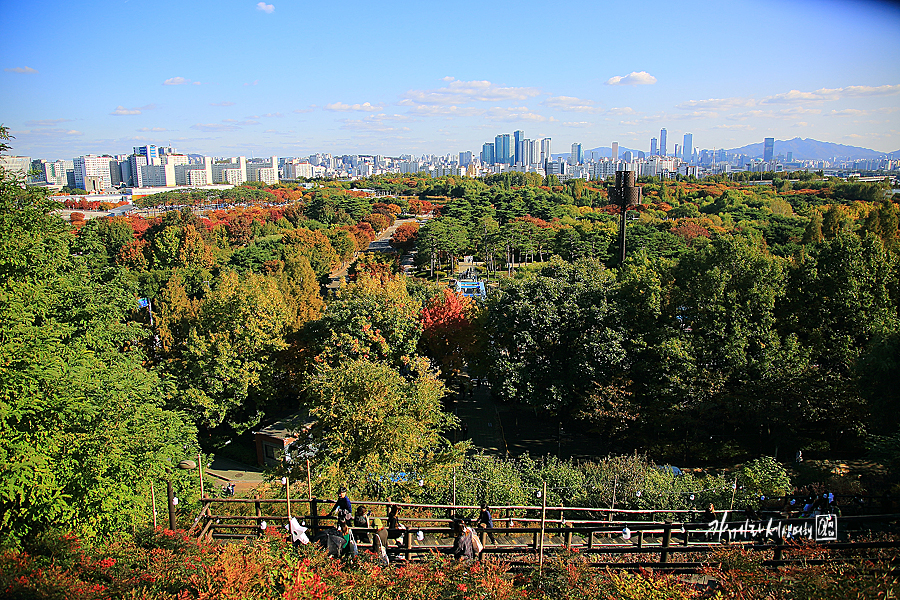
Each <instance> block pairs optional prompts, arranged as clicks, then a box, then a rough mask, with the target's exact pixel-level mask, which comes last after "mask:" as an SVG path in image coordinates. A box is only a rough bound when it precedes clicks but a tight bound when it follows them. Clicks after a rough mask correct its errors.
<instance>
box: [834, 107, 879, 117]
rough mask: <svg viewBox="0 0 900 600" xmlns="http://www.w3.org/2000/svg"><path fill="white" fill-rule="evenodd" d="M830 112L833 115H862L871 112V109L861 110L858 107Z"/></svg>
mask: <svg viewBox="0 0 900 600" xmlns="http://www.w3.org/2000/svg"><path fill="white" fill-rule="evenodd" d="M828 114H829V116H832V117H862V116H864V115H867V114H869V111H867V110H859V109H858V108H845V109H844V110H833V111H831V112H830V113H828Z"/></svg>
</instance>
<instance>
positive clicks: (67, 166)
mask: <svg viewBox="0 0 900 600" xmlns="http://www.w3.org/2000/svg"><path fill="white" fill-rule="evenodd" d="M42 166H43V167H44V181H46V182H47V183H52V184H54V185H69V177H68V174H67V173H66V171H73V172H74V170H75V165H74V163H73V162H72V161H71V160H58V161H56V162H44V163H43V165H42Z"/></svg>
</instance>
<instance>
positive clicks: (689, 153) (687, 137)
mask: <svg viewBox="0 0 900 600" xmlns="http://www.w3.org/2000/svg"><path fill="white" fill-rule="evenodd" d="M681 155H682V156H683V157H684V162H691V161H692V159H693V158H694V134H692V133H686V134H684V145H683V146H682V147H681Z"/></svg>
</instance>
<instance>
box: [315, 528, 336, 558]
mask: <svg viewBox="0 0 900 600" xmlns="http://www.w3.org/2000/svg"><path fill="white" fill-rule="evenodd" d="M313 542H315V543H316V544H318V545H319V547H320V548H322V550H324V551H325V552H327V553H328V556H331V557H334V558H340V557H341V552H342V550H343V549H344V536H343V535H341V532H340V530H339V529H326V530H325V531H323V532H322V533H320V534H319V535H317V536H316V537H314V538H313Z"/></svg>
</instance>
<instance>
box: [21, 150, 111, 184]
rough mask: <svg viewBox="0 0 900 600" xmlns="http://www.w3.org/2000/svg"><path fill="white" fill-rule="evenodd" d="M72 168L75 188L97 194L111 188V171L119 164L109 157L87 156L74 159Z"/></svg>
mask: <svg viewBox="0 0 900 600" xmlns="http://www.w3.org/2000/svg"><path fill="white" fill-rule="evenodd" d="M29 162H30V159H29ZM73 166H74V170H75V187H77V188H80V189H82V190H87V191H89V192H99V191H101V190H104V189H107V188H110V187H112V177H111V169H112V168H118V167H119V163H118V162H116V159H114V158H113V157H111V156H95V155H93V154H88V155H85V156H79V157H77V158H75V160H74V161H73Z"/></svg>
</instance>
